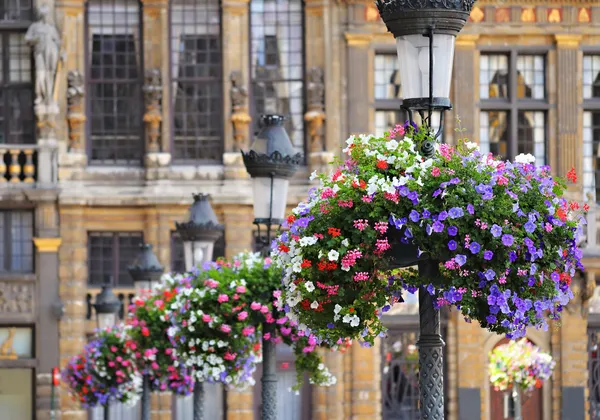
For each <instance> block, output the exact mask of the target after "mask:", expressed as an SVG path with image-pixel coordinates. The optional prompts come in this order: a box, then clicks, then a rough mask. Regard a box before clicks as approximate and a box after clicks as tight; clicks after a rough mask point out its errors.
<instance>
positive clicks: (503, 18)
mask: <svg viewBox="0 0 600 420" xmlns="http://www.w3.org/2000/svg"><path fill="white" fill-rule="evenodd" d="M494 22H496V23H506V22H510V9H509V8H508V7H499V8H497V9H496V10H495V11H494Z"/></svg>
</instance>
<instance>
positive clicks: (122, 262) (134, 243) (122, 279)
mask: <svg viewBox="0 0 600 420" xmlns="http://www.w3.org/2000/svg"><path fill="white" fill-rule="evenodd" d="M117 237H118V259H119V274H118V278H117V279H116V284H117V286H118V287H129V286H133V279H132V278H131V276H130V275H129V271H128V270H127V267H129V266H130V265H131V264H133V262H134V261H135V258H136V257H137V255H138V253H139V252H140V244H141V243H142V242H143V240H144V238H143V236H142V233H141V232H131V233H130V232H119V233H118V234H117Z"/></svg>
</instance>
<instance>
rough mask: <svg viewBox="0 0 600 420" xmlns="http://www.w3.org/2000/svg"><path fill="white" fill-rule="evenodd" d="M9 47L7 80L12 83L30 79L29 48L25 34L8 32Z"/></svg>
mask: <svg viewBox="0 0 600 420" xmlns="http://www.w3.org/2000/svg"><path fill="white" fill-rule="evenodd" d="M8 49H9V56H8V57H9V64H8V65H9V80H10V81H11V82H13V83H19V82H21V83H22V82H25V83H27V82H30V81H31V49H30V47H29V46H28V45H27V44H26V43H25V34H22V33H21V34H10V35H9V37H8Z"/></svg>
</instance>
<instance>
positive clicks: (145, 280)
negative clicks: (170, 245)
mask: <svg viewBox="0 0 600 420" xmlns="http://www.w3.org/2000/svg"><path fill="white" fill-rule="evenodd" d="M127 270H128V271H129V275H130V276H131V278H132V279H133V284H134V286H135V291H136V294H137V295H138V296H141V295H142V294H143V293H145V292H147V291H150V290H152V289H154V286H156V285H157V284H158V282H159V281H160V277H161V275H162V274H163V272H164V270H165V268H164V267H163V266H162V265H160V262H158V258H156V255H154V252H152V245H150V244H141V245H140V252H139V254H138V256H137V258H136V259H135V261H134V262H133V264H132V265H130V266H129V267H127Z"/></svg>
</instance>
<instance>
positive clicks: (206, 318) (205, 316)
mask: <svg viewBox="0 0 600 420" xmlns="http://www.w3.org/2000/svg"><path fill="white" fill-rule="evenodd" d="M202 321H204V322H210V321H212V317H211V316H210V315H209V314H204V315H202Z"/></svg>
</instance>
